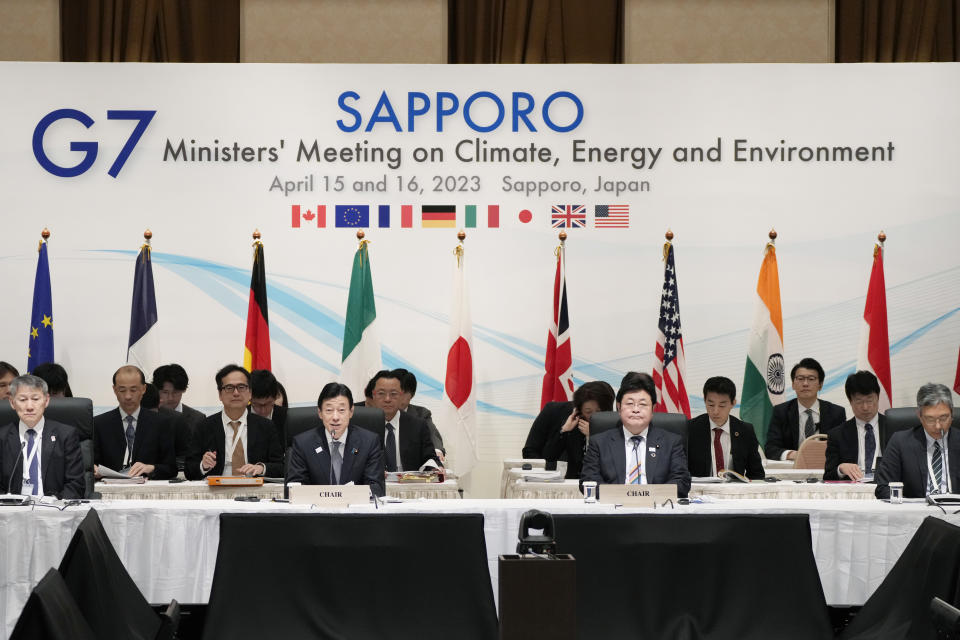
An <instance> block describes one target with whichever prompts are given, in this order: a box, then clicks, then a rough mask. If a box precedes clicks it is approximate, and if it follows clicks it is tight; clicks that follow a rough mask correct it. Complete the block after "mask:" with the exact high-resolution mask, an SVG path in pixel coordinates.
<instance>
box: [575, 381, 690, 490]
mask: <svg viewBox="0 0 960 640" xmlns="http://www.w3.org/2000/svg"><path fill="white" fill-rule="evenodd" d="M656 404H657V388H656V385H655V384H654V382H653V378H651V377H650V375H649V374H646V373H636V372H630V373H628V374H627V375H626V376H624V378H623V381H622V382H621V383H620V390H619V391H617V411H618V412H619V413H620V423H619V424H618V425H617V426H616V427H614V428H613V429H610V430H608V431H603V432H601V433H598V434H596V435H591V436H590V444H589V445H587V453H586V455H585V456H584V458H583V470H582V471H581V473H580V481H581V485H580V486H581V487H582V486H583V484H582V483H583V482H587V481H593V482H596V483H597V484H675V485H677V497H680V498H686V497H687V494H688V493H689V492H690V470H689V469H688V468H687V455H686V454H685V453H684V451H683V439H682V438H681V437H680V436H678V435H677V434H675V433H672V432H670V431H667V430H666V429H658V428H657V427H653V426H651V425H650V420H651V419H652V418H653V407H654V406H655V405H656Z"/></svg>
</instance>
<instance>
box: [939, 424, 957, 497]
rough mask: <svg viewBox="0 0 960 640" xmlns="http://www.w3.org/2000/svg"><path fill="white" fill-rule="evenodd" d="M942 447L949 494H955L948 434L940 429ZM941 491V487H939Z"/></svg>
mask: <svg viewBox="0 0 960 640" xmlns="http://www.w3.org/2000/svg"><path fill="white" fill-rule="evenodd" d="M940 446H941V448H942V449H943V471H944V473H945V474H946V477H947V493H953V487H951V486H950V484H951V483H950V458H949V456H948V455H947V447H948V445H947V432H946V430H945V429H944V428H943V427H940ZM937 488H938V489H939V487H937Z"/></svg>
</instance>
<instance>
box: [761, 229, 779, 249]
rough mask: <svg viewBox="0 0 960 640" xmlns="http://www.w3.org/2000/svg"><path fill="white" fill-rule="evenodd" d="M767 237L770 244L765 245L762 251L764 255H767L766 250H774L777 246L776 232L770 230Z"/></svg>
mask: <svg viewBox="0 0 960 640" xmlns="http://www.w3.org/2000/svg"><path fill="white" fill-rule="evenodd" d="M767 237H768V238H770V242H768V243H767V246H766V248H765V249H764V250H763V253H764V255H766V253H767V249H770V248H775V247H776V245H777V230H776V229H773V228H771V229H770V233H768V234H767Z"/></svg>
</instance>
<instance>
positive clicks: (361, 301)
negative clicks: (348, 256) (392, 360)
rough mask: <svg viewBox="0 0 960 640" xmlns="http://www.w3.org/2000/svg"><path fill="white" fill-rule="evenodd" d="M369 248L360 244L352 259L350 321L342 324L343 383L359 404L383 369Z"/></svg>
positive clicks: (365, 242) (347, 320)
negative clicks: (365, 391) (372, 381)
mask: <svg viewBox="0 0 960 640" xmlns="http://www.w3.org/2000/svg"><path fill="white" fill-rule="evenodd" d="M367 244H368V241H367V240H361V241H360V247H359V248H358V249H357V253H356V254H354V256H353V271H352V272H351V273H350V295H349V297H348V298H347V318H346V320H345V321H344V323H343V362H342V364H341V365H340V381H341V382H343V384H345V385H347V386H348V387H350V392H351V393H353V398H354V401H357V402H358V401H360V400H361V399H363V388H364V387H365V386H366V385H367V381H368V380H370V378H372V377H373V376H374V374H375V373H376V372H377V371H380V369H382V368H383V365H382V360H381V357H380V338H379V337H378V335H377V307H376V305H375V304H374V302H373V278H372V276H371V273H370V254H369V252H368V251H367Z"/></svg>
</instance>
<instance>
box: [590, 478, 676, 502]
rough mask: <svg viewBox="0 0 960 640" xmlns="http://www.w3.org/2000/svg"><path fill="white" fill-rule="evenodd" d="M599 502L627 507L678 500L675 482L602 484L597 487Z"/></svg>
mask: <svg viewBox="0 0 960 640" xmlns="http://www.w3.org/2000/svg"><path fill="white" fill-rule="evenodd" d="M597 490H598V493H599V495H598V496H597V502H599V503H601V504H622V505H623V506H625V507H653V506H654V505H661V504H663V503H664V502H666V501H667V500H673V502H674V503H676V502H677V485H675V484H602V485H600V486H599V487H597Z"/></svg>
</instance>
